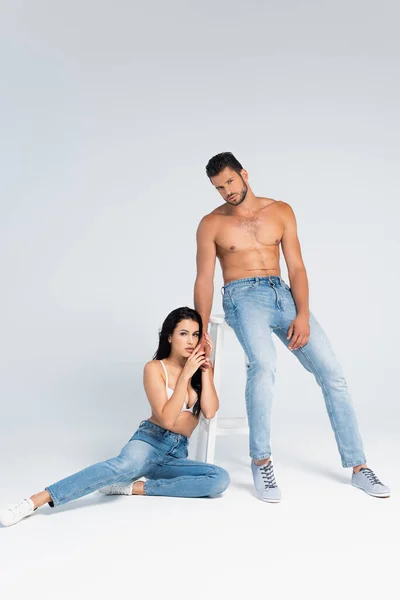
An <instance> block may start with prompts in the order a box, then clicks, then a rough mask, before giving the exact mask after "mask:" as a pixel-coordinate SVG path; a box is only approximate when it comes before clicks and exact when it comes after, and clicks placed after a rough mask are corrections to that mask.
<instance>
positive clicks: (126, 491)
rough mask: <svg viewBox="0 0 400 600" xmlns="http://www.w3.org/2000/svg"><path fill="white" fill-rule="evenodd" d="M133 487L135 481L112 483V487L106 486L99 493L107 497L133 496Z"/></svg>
mask: <svg viewBox="0 0 400 600" xmlns="http://www.w3.org/2000/svg"><path fill="white" fill-rule="evenodd" d="M132 487H133V481H130V482H129V483H126V482H125V483H112V484H111V485H106V486H105V487H103V488H101V489H100V490H99V492H100V494H104V495H105V496H114V495H120V496H132Z"/></svg>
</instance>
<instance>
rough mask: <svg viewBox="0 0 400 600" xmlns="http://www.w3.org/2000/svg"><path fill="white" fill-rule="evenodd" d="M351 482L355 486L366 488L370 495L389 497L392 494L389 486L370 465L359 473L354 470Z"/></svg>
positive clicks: (361, 488)
mask: <svg viewBox="0 0 400 600" xmlns="http://www.w3.org/2000/svg"><path fill="white" fill-rule="evenodd" d="M351 483H352V485H354V486H355V487H358V488H360V490H364V492H366V493H367V494H369V495H370V496H375V497H376V498H389V496H390V489H389V488H388V486H387V485H384V484H383V483H382V482H381V481H379V479H378V478H377V476H376V475H375V473H374V472H373V470H372V469H369V468H368V467H363V468H362V469H360V470H359V471H358V473H354V472H353V474H352V476H351Z"/></svg>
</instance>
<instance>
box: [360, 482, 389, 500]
mask: <svg viewBox="0 0 400 600" xmlns="http://www.w3.org/2000/svg"><path fill="white" fill-rule="evenodd" d="M351 485H352V486H353V487H355V488H357V489H359V490H362V491H363V492H365V493H366V494H368V496H373V497H374V498H390V494H387V493H386V492H383V493H382V494H373V493H372V492H367V490H364V488H362V487H361V486H359V485H356V484H355V483H353V482H351Z"/></svg>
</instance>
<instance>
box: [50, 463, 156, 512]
mask: <svg viewBox="0 0 400 600" xmlns="http://www.w3.org/2000/svg"><path fill="white" fill-rule="evenodd" d="M153 462H154V461H148V462H146V463H144V464H143V465H141V468H144V467H146V466H147V465H151V464H153ZM107 481H108V479H105V480H103V481H102V483H101V484H99V485H98V484H96V486H95V487H93V486H90V487H85V488H83V490H82V489H81V490H79V492H78V494H79V493H80V492H81V491H84V490H88V489H89V490H90V491H89V492H87V494H91V493H92V492H95V491H96V490H98V489H100V488H101V487H103V486H104V484H105V483H106V482H107ZM50 487H51V486H50ZM92 488H93V489H92ZM45 489H46V490H47V491H48V492H49V494H50V496H51V497H52V498H53V495H52V494H51V492H50V491H49V490H48V489H47V488H45ZM75 495H76V494H74V496H75ZM66 497H67V496H63V497H62V498H60V499H58V500H57V502H54V500H53V502H54V506H57V505H58V504H60V503H63V501H64V500H65V498H66ZM80 497H81V496H79V495H78V496H77V498H80Z"/></svg>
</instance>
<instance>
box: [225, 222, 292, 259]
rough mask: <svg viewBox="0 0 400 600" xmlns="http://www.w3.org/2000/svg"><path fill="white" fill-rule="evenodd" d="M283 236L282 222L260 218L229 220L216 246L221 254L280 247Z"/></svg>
mask: <svg viewBox="0 0 400 600" xmlns="http://www.w3.org/2000/svg"><path fill="white" fill-rule="evenodd" d="M282 235H283V226H282V224H281V223H280V222H278V221H274V220H271V219H270V220H267V219H262V218H258V217H248V218H243V217H241V218H238V217H235V218H229V220H228V219H227V220H225V223H223V224H222V226H221V228H220V230H219V232H218V235H217V236H216V244H217V248H218V250H219V253H224V252H234V251H240V250H245V249H246V248H254V247H256V246H263V247H264V246H279V244H280V241H281V239H282Z"/></svg>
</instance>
